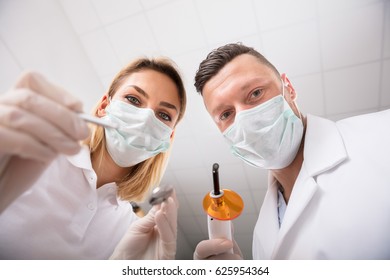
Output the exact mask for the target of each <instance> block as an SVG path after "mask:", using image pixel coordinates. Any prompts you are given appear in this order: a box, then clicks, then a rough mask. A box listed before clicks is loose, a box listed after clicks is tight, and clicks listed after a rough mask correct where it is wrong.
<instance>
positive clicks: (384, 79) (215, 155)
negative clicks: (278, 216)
mask: <svg viewBox="0 0 390 280" xmlns="http://www.w3.org/2000/svg"><path fill="white" fill-rule="evenodd" d="M238 41H241V42H244V43H245V44H247V45H250V46H253V47H255V48H256V49H258V50H259V51H261V52H262V53H263V54H265V55H266V57H268V58H269V59H270V60H271V62H273V63H274V64H275V65H276V66H277V67H278V68H279V70H280V71H281V72H286V73H287V74H288V76H289V78H290V80H291V82H292V84H293V85H294V87H295V89H296V91H297V93H298V99H297V103H298V106H299V107H300V108H301V110H302V111H303V112H304V113H310V114H315V115H322V116H325V117H328V118H330V119H333V120H337V119H340V118H343V117H348V116H353V115H356V114H359V113H366V112H374V111H377V110H379V109H385V108H390V84H389V81H390V79H389V77H390V2H389V1H387V0H343V1H339V0H317V1H313V0H262V1H257V0H243V1H238V0H227V1H226V0H225V1H223V0H215V1H207V0H161V1H160V0H131V1H130V0H115V1H112V0H80V1H75V0H55V1H50V0H19V1H0V61H1V64H0V73H1V75H0V90H1V92H4V91H5V90H6V89H7V88H9V87H10V86H11V84H12V82H13V80H14V79H15V78H16V77H17V76H18V74H19V73H20V71H22V70H24V69H27V68H33V69H35V70H39V71H41V72H43V73H44V74H45V75H46V76H48V77H49V78H50V79H52V80H53V81H54V82H56V83H58V84H60V85H62V86H64V87H65V88H66V89H68V90H69V91H70V92H72V93H73V94H75V95H77V96H78V97H79V98H80V99H81V100H82V101H83V102H84V104H85V107H86V110H87V111H89V109H90V108H92V106H93V105H94V104H95V103H96V101H97V99H98V98H100V96H101V95H102V94H103V92H104V91H105V90H106V88H107V87H108V85H109V83H110V81H111V79H112V78H113V76H114V74H115V73H116V72H117V71H118V70H119V68H120V67H121V66H122V65H124V64H126V63H128V62H129V61H130V60H131V59H133V58H135V57H137V56H140V55H147V56H155V55H166V56H169V57H171V58H172V59H174V60H175V61H176V63H177V64H178V67H179V68H180V69H181V71H182V73H183V77H184V81H185V85H186V87H187V92H188V108H187V113H186V116H185V118H184V120H183V121H182V123H181V124H179V126H178V128H177V133H176V138H175V143H174V147H173V151H172V157H171V159H170V164H169V166H168V169H167V172H166V175H165V176H164V179H163V182H164V183H172V184H173V185H175V187H176V193H177V198H178V200H179V202H180V205H181V207H180V210H179V214H178V220H179V238H178V248H179V251H178V253H177V257H178V258H180V259H191V258H192V253H193V250H194V248H195V246H196V245H197V243H198V242H199V241H200V240H202V239H205V238H207V226H206V218H205V214H204V212H203V209H202V200H203V197H204V196H205V195H206V193H208V192H209V191H210V190H211V188H212V175H211V165H212V164H213V163H214V162H218V163H219V164H220V182H221V185H222V186H229V187H231V188H232V189H234V190H236V191H237V192H239V193H240V194H241V196H242V197H243V198H244V200H245V208H244V211H243V213H242V215H241V216H240V217H239V218H238V219H237V220H236V221H234V224H235V236H236V240H237V242H238V243H239V245H240V247H241V249H242V251H243V253H244V256H245V258H251V255H252V254H251V239H252V237H251V236H252V234H251V232H252V230H253V227H254V225H255V221H256V219H257V214H258V212H259V210H260V207H261V204H262V201H263V199H264V195H265V192H266V189H267V172H266V171H263V170H258V169H255V168H253V167H250V166H248V165H245V164H244V163H242V162H241V161H239V160H238V159H236V158H234V157H233V156H232V155H230V154H229V152H228V147H227V145H226V144H225V143H224V142H223V139H222V137H221V135H220V134H219V133H218V130H217V128H216V126H215V125H214V124H213V123H212V121H211V118H210V117H209V116H208V114H207V112H206V110H205V108H204V106H203V101H202V98H201V97H200V96H199V95H198V94H197V93H196V92H195V90H194V88H193V78H194V74H195V72H196V70H197V68H198V65H199V62H200V61H201V60H203V58H204V57H205V56H206V54H207V53H208V52H209V51H210V50H211V49H213V48H216V47H218V46H220V45H222V44H225V43H229V42H238ZM142 207H143V208H144V209H145V211H147V210H148V209H149V208H150V207H149V206H148V205H147V204H145V203H144V204H142Z"/></svg>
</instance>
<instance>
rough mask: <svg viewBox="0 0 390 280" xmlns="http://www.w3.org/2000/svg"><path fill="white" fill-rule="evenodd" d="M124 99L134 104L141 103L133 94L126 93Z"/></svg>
mask: <svg viewBox="0 0 390 280" xmlns="http://www.w3.org/2000/svg"><path fill="white" fill-rule="evenodd" d="M126 99H127V100H129V102H130V103H131V104H134V105H140V104H141V102H140V101H139V100H138V98H136V97H134V96H131V95H128V96H126Z"/></svg>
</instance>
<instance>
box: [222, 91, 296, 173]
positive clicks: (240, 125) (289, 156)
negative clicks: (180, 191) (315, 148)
mask: <svg viewBox="0 0 390 280" xmlns="http://www.w3.org/2000/svg"><path fill="white" fill-rule="evenodd" d="M223 135H224V137H225V139H226V140H227V142H228V143H229V145H230V146H231V152H232V153H233V154H234V155H236V156H238V157H239V158H241V159H243V160H244V161H245V162H247V163H248V164H250V165H252V166H255V167H260V168H265V169H281V168H284V167H286V166H288V165H289V164H290V163H291V162H292V161H293V159H294V158H295V156H296V154H297V152H298V149H299V146H300V144H301V140H302V136H303V123H302V121H301V120H300V119H299V118H298V117H297V116H296V115H295V114H294V112H293V111H292V109H291V108H290V106H289V105H288V103H287V102H286V100H285V99H284V86H283V93H282V95H278V96H276V97H274V98H272V99H270V100H268V101H266V102H265V103H262V104H260V105H258V106H256V107H254V108H251V109H248V110H244V111H241V112H239V113H238V114H237V115H236V118H235V121H234V123H233V124H232V125H231V126H230V127H229V128H228V129H227V130H226V131H225V132H224V133H223Z"/></svg>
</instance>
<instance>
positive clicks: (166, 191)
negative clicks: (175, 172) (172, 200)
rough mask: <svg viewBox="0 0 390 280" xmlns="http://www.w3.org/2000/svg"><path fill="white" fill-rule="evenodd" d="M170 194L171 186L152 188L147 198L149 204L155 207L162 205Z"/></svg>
mask: <svg viewBox="0 0 390 280" xmlns="http://www.w3.org/2000/svg"><path fill="white" fill-rule="evenodd" d="M172 192H173V186H172V185H163V186H158V187H156V188H154V190H153V191H152V194H151V196H150V198H149V204H150V205H156V204H160V203H162V202H163V201H164V200H166V199H168V197H169V196H170V195H171V194H172Z"/></svg>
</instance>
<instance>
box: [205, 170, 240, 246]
mask: <svg viewBox="0 0 390 280" xmlns="http://www.w3.org/2000/svg"><path fill="white" fill-rule="evenodd" d="M218 169H219V164H218V163H214V164H213V168H212V172H213V185H214V188H213V190H212V191H211V192H210V193H208V194H206V196H205V197H204V199H203V209H204V211H205V212H206V214H207V226H208V234H209V239H215V238H226V239H229V240H233V238H232V224H231V221H232V220H234V219H235V218H237V217H238V216H239V215H240V214H241V212H242V210H243V208H244V202H243V200H242V198H241V197H240V196H239V195H238V194H237V193H235V192H233V191H231V190H228V189H221V188H220V185H219V173H218ZM229 252H230V253H233V249H231V250H230V251H229Z"/></svg>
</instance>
